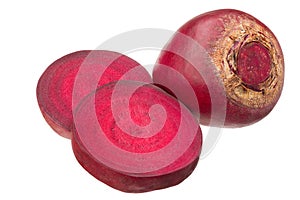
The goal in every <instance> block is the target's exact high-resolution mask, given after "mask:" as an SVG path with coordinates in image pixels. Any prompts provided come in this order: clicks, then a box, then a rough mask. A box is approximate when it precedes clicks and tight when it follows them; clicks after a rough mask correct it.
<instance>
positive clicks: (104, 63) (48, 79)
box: [36, 50, 151, 138]
mask: <svg viewBox="0 0 300 200" xmlns="http://www.w3.org/2000/svg"><path fill="white" fill-rule="evenodd" d="M120 79H125V80H137V81H145V82H151V77H150V75H149V74H148V72H147V71H146V70H145V69H144V68H143V67H142V66H141V65H140V64H139V63H137V62H135V61H134V60H132V59H130V58H129V57H127V56H125V55H122V54H120V53H116V52H111V51H104V50H93V51H90V50H86V51H78V52H74V53H71V54H68V55H66V56H64V57H62V58H60V59H58V60H56V61H55V62H53V63H52V64H51V65H50V66H49V67H48V68H47V69H46V70H45V72H44V73H43V74H42V76H41V77H40V79H39V81H38V85H37V90H36V93H37V100H38V103H39V106H40V109H41V112H42V114H43V116H44V117H45V119H46V121H47V122H48V124H49V125H50V126H51V127H52V128H53V129H54V130H55V131H56V132H57V133H58V134H60V135H61V136H64V137H66V138H71V137H72V133H71V128H72V126H73V113H72V107H73V109H74V108H75V107H76V106H77V104H78V103H79V102H80V101H81V100H82V99H83V98H84V97H85V96H86V95H87V94H88V93H90V92H91V91H93V90H95V89H96V87H97V86H100V85H103V84H106V83H109V82H112V81H118V80H120ZM75 82H76V84H75Z"/></svg>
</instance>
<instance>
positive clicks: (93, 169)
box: [72, 81, 202, 193]
mask: <svg viewBox="0 0 300 200" xmlns="http://www.w3.org/2000/svg"><path fill="white" fill-rule="evenodd" d="M74 125H75V126H74V128H75V130H74V136H73V138H72V145H73V151H74V154H75V156H76V158H77V160H78V162H79V163H80V164H81V165H82V166H83V167H84V168H85V169H86V170H87V171H88V172H89V173H90V174H91V175H93V176H94V177H95V178H97V179H98V180H100V181H102V182H104V183H105V184H107V185H109V186H111V187H113V188H115V189H118V190H121V191H124V192H133V193H137V192H147V191H152V190H157V189H162V188H166V187H170V186H173V185H176V184H179V183H180V182H182V181H183V180H184V179H185V178H187V177H188V176H189V175H190V174H191V173H192V171H193V170H194V168H195V167H196V164H197V162H198V159H199V155H200V150H201V146H202V134H201V129H200V127H199V125H198V123H197V121H196V119H195V118H194V117H193V115H192V113H191V112H190V111H189V110H188V109H187V108H186V107H185V106H184V105H183V104H182V103H180V102H178V101H177V100H176V99H175V98H174V97H172V96H170V95H169V94H167V93H166V92H164V91H163V90H161V89H160V88H158V87H156V86H154V85H151V84H146V85H145V84H143V83H139V82H136V81H119V82H113V83H109V84H106V85H103V86H101V87H100V88H98V89H97V91H96V92H94V93H91V94H90V95H88V96H87V98H85V99H84V100H83V101H82V102H81V103H80V105H79V106H78V107H77V109H76V110H75V113H74Z"/></svg>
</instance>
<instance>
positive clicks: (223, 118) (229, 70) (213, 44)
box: [153, 9, 284, 127]
mask: <svg viewBox="0 0 300 200" xmlns="http://www.w3.org/2000/svg"><path fill="white" fill-rule="evenodd" d="M153 80H154V83H156V84H157V85H162V86H163V87H164V88H168V90H170V91H172V92H173V93H174V94H175V95H176V96H177V98H178V99H180V100H181V101H182V102H183V103H185V104H186V105H187V106H188V107H189V108H190V109H191V110H192V112H193V113H194V114H195V115H196V116H197V117H199V120H200V123H202V124H204V125H211V126H219V127H223V126H225V127H242V126H246V125H250V124H252V123H255V122H257V121H259V120H260V119H262V118H264V117H265V116H266V115H267V114H268V113H269V112H270V111H271V110H272V109H273V107H274V106H275V104H276V103H277V101H278V99H279V97H280V94H281V91H282V87H283V80H284V60H283V54H282V51H281V48H280V45H279V43H278V41H277V39H276V37H275V35H274V34H273V33H272V32H271V30H270V29H269V28H268V27H266V26H265V25H264V24H263V23H262V22H260V21H259V20H258V19H256V18H254V17H253V16H251V15H249V14H247V13H244V12H241V11H238V10H231V9H225V10H216V11H211V12H208V13H204V14H202V15H199V16H197V17H195V18H193V19H191V20H190V21H188V22H187V23H185V24H184V25H183V26H182V27H181V28H179V30H178V31H177V32H176V33H175V34H174V36H173V37H172V38H171V40H170V41H169V42H168V43H167V44H166V46H165V47H164V49H163V51H162V52H161V54H160V56H159V58H158V60H157V64H156V66H155V68H154V70H153Z"/></svg>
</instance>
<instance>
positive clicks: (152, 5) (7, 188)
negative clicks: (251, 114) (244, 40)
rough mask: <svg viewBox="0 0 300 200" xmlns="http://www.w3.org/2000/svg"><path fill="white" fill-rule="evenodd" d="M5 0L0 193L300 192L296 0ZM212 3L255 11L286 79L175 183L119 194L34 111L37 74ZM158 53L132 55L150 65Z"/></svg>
mask: <svg viewBox="0 0 300 200" xmlns="http://www.w3.org/2000/svg"><path fill="white" fill-rule="evenodd" d="M6 2H9V3H4V1H1V3H0V58H1V60H0V67H1V71H0V91H1V98H0V102H1V103H0V128H1V129H0V134H1V138H0V199H72V198H76V199H131V200H134V199H160V198H161V199H163V198H165V199H166V198H168V199H203V200H206V199H231V200H234V199H239V200H240V199H244V200H245V199H289V200H291V199H299V198H300V192H299V186H300V162H299V161H300V156H299V154H300V131H299V129H298V127H299V113H300V109H299V100H300V99H299V95H298V93H299V87H298V86H299V80H300V79H299V76H300V75H299V74H300V66H299V60H297V59H299V58H300V56H299V47H300V42H299V32H300V28H299V27H300V26H299V19H300V12H299V6H297V5H299V4H296V3H295V2H297V1H287V0H286V1H276V2H274V1H262V0H258V1H255V0H252V1H229V0H223V1H199V0H198V1H178V2H177V3H175V2H174V1H153V0H152V1H107V2H106V1H105V2H101V1H84V3H78V2H77V1H48V2H47V3H45V2H42V1H31V0H27V1H6ZM82 2H83V1H82ZM219 8H235V9H240V10H243V11H246V12H248V13H250V14H252V15H254V16H255V17H257V18H258V19H260V20H261V21H262V22H264V23H265V24H266V25H267V26H269V28H270V29H271V30H272V31H273V32H274V33H275V35H276V36H277V38H278V40H279V41H280V43H281V46H282V49H283V52H284V55H285V65H286V76H285V85H284V91H283V93H282V97H281V99H280V100H279V102H278V104H277V105H276V107H275V108H274V110H273V111H272V112H271V113H270V114H269V115H268V116H267V117H266V118H265V119H263V120H262V121H260V122H259V123H256V124H254V125H252V126H249V127H245V128H242V129H224V130H223V133H222V137H221V139H220V140H219V142H218V144H217V146H216V148H215V149H214V150H213V152H212V153H211V154H210V155H209V156H208V157H206V158H205V159H203V160H200V162H199V164H198V166H197V168H196V170H195V172H194V173H193V174H192V175H191V176H190V177H189V178H188V179H187V180H185V181H184V182H183V183H181V184H180V185H178V186H175V187H171V188H168V189H164V190H159V191H154V192H149V193H144V194H126V193H123V192H119V191H117V190H114V189H112V188H110V187H108V186H106V185H104V184H103V183H101V182H99V181H97V180H96V179H95V178H93V177H92V176H90V175H89V174H88V173H87V172H86V171H85V170H83V168H81V166H80V165H79V164H78V163H77V161H76V160H75V158H74V156H73V153H72V149H71V145H70V141H69V140H67V139H64V138H62V137H59V136H58V135H57V134H55V133H54V132H53V131H52V129H50V128H49V126H48V125H47V124H46V122H45V121H44V119H43V118H42V115H41V114H40V111H39V109H38V106H37V102H36V96H35V89H36V84H37V81H38V78H39V77H40V75H41V74H42V72H43V71H44V70H45V69H46V67H47V66H48V65H49V64H50V63H52V62H53V61H54V60H56V59H58V58H60V57H61V56H63V55H65V54H68V53H71V52H73V51H77V50H82V49H95V48H96V47H97V46H98V45H99V44H101V43H102V42H104V41H105V40H107V39H109V38H111V37H112V36H115V35H117V34H120V33H123V32H125V31H130V30H133V29H138V28H163V29H169V30H174V31H175V30H177V29H178V28H179V27H180V26H181V25H182V24H184V23H185V22H186V21H187V20H189V19H191V18H192V17H194V16H196V15H198V14H200V13H203V12H206V11H210V10H214V9H219ZM120 45H121V44H120ZM157 53H158V52H152V53H149V54H148V55H147V54H140V55H136V59H137V60H138V61H139V62H140V63H142V64H151V63H154V62H155V56H156V55H157ZM141 55H143V56H141ZM205 130H207V128H205V127H203V131H205Z"/></svg>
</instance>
